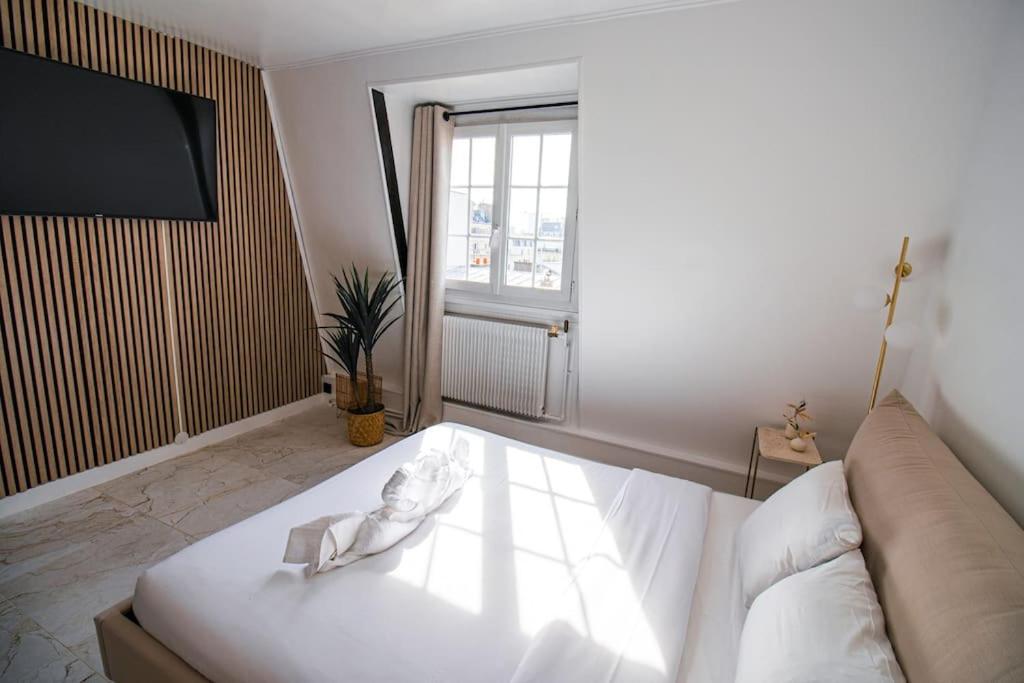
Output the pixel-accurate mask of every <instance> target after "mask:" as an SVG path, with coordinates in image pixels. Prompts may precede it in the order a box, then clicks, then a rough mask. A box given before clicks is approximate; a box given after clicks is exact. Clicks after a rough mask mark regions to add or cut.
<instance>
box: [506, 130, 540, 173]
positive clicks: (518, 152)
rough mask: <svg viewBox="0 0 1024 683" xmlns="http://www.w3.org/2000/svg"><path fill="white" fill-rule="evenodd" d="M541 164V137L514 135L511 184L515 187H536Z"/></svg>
mask: <svg viewBox="0 0 1024 683" xmlns="http://www.w3.org/2000/svg"><path fill="white" fill-rule="evenodd" d="M539 162H540V136H539V135H513V136H512V180H511V183H512V184H513V185H536V184H537V167H538V164H539Z"/></svg>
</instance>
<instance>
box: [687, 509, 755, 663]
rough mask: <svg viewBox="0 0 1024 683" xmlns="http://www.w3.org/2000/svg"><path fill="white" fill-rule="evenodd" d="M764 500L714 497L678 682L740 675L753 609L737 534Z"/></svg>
mask: <svg viewBox="0 0 1024 683" xmlns="http://www.w3.org/2000/svg"><path fill="white" fill-rule="evenodd" d="M760 504H761V503H760V501H756V500H751V499H749V498H740V497H739V496H732V495H729V494H728V493H718V492H715V493H714V494H712V496H711V511H710V514H709V516H708V528H707V532H706V533H705V534H704V554H703V556H702V557H701V561H700V575H699V577H698V578H697V588H696V589H695V590H694V598H693V607H692V608H691V609H690V627H689V630H688V631H687V634H686V645H685V648H684V650H683V660H682V663H681V664H680V665H679V676H678V678H677V679H676V680H677V681H678V683H684V682H685V683H718V682H719V681H727V682H729V683H731V682H732V681H733V679H734V678H735V677H736V657H737V656H738V654H739V646H740V633H741V632H742V630H743V622H744V620H745V619H746V616H747V608H746V607H745V606H744V605H743V591H742V588H741V586H740V573H739V565H738V563H737V562H736V543H735V539H736V535H737V534H738V533H739V529H740V526H741V525H742V524H743V521H744V520H745V519H746V518H747V516H748V515H750V513H751V512H753V511H754V508H756V507H757V506H758V505H760Z"/></svg>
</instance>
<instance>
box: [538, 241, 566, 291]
mask: <svg viewBox="0 0 1024 683" xmlns="http://www.w3.org/2000/svg"><path fill="white" fill-rule="evenodd" d="M563 246H564V245H563V244H562V242H560V241H558V242H554V241H552V242H547V241H545V240H540V241H538V242H537V279H536V285H535V286H536V287H537V288H538V289H551V290H559V289H561V288H562V251H563Z"/></svg>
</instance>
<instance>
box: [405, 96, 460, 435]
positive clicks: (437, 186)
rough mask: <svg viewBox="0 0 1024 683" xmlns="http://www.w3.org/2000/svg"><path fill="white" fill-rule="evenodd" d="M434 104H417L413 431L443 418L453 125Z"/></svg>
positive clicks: (409, 319)
mask: <svg viewBox="0 0 1024 683" xmlns="http://www.w3.org/2000/svg"><path fill="white" fill-rule="evenodd" d="M444 112H445V109H444V108H443V107H441V106H439V105H436V104H424V105H420V106H419V107H416V111H415V118H414V122H413V133H412V179H411V183H410V188H409V226H408V229H407V231H406V232H407V235H406V239H407V242H408V244H409V252H408V261H407V272H406V280H405V346H404V356H403V358H404V361H405V362H404V369H405V378H404V382H403V385H402V388H403V392H404V401H405V415H404V418H403V421H402V428H401V431H402V432H404V433H406V434H411V433H413V432H415V431H417V430H420V429H424V428H426V427H429V426H430V425H433V424H437V423H438V422H440V421H441V325H442V317H443V316H444V258H445V239H446V234H447V225H448V186H449V176H450V173H451V153H452V137H453V135H454V131H455V129H454V126H453V125H452V122H451V121H446V120H445V119H444V116H443V114H444Z"/></svg>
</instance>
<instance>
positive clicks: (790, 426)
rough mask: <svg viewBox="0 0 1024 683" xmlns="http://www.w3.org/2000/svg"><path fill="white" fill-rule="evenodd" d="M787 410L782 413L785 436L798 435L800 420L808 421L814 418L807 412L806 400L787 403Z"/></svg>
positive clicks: (794, 436) (791, 437) (793, 436)
mask: <svg viewBox="0 0 1024 683" xmlns="http://www.w3.org/2000/svg"><path fill="white" fill-rule="evenodd" d="M786 405H787V406H788V407H789V410H788V411H786V412H785V413H783V414H782V416H783V417H784V418H786V437H787V438H790V439H793V438H796V437H797V436H799V435H800V420H807V421H808V422H810V421H811V420H813V419H814V418H813V417H811V416H810V415H809V414H808V413H807V401H800V403H787V404H786Z"/></svg>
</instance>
